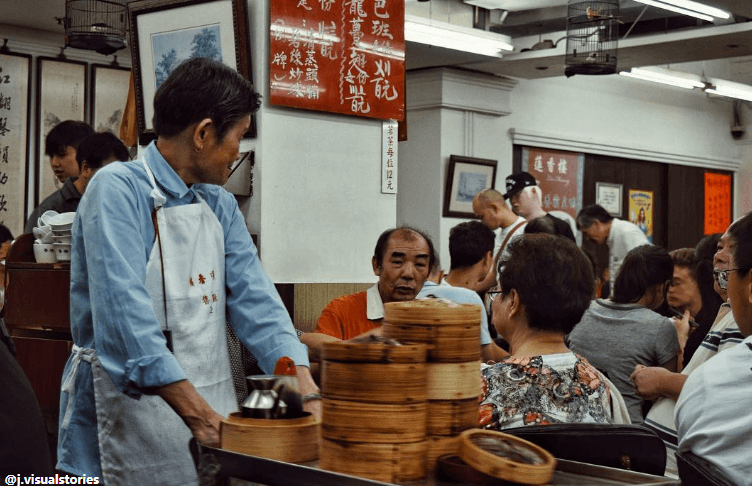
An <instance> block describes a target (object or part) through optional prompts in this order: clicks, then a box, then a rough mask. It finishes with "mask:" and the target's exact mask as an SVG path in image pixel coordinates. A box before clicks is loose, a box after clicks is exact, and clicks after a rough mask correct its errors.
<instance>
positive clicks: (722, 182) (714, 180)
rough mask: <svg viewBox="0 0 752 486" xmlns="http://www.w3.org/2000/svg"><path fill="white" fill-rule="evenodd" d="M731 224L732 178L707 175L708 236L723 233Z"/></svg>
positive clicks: (706, 225)
mask: <svg viewBox="0 0 752 486" xmlns="http://www.w3.org/2000/svg"><path fill="white" fill-rule="evenodd" d="M730 224H731V176H730V175H728V174H716V173H712V172H706V173H705V231H704V233H705V234H706V235H712V234H713V233H723V232H725V231H726V228H728V227H729V225H730Z"/></svg>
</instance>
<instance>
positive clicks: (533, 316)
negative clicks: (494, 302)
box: [498, 233, 595, 334]
mask: <svg viewBox="0 0 752 486" xmlns="http://www.w3.org/2000/svg"><path fill="white" fill-rule="evenodd" d="M507 250H508V254H506V255H505V256H504V257H502V258H501V259H500V260H499V263H498V273H499V285H500V286H501V291H502V292H503V293H504V294H507V293H509V292H510V291H511V290H512V289H515V290H516V291H517V293H518V294H519V296H520V302H521V303H522V307H523V308H524V310H525V315H526V316H527V320H528V323H527V325H528V327H530V328H531V329H537V330H541V331H554V332H560V333H563V334H567V333H569V332H571V330H572V329H573V328H574V326H575V324H577V323H578V322H580V320H581V319H582V315H583V314H584V313H585V311H586V310H587V308H588V307H589V306H590V301H591V298H592V296H593V292H594V291H595V279H594V277H593V270H592V266H591V264H590V261H589V260H588V258H587V257H586V256H585V254H584V253H583V252H582V250H580V249H579V248H578V247H577V245H576V244H575V243H574V242H573V241H572V240H570V239H569V238H562V237H560V236H554V235H549V234H545V233H538V234H531V235H524V236H522V237H521V238H516V239H515V240H513V241H512V242H511V243H509V245H507Z"/></svg>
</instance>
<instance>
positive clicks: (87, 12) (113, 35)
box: [65, 0, 128, 55]
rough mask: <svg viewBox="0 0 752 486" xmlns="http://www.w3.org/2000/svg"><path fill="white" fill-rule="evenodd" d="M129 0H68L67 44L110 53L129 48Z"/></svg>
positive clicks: (66, 6) (66, 45)
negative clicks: (127, 41)
mask: <svg viewBox="0 0 752 486" xmlns="http://www.w3.org/2000/svg"><path fill="white" fill-rule="evenodd" d="M126 2H127V0H65V47H75V48H76V49H88V50H92V51H97V52H98V53H100V54H104V55H109V54H112V53H113V52H115V51H118V50H120V49H122V48H124V47H125V31H126V25H127V17H128V16H127V13H126V10H127V8H126Z"/></svg>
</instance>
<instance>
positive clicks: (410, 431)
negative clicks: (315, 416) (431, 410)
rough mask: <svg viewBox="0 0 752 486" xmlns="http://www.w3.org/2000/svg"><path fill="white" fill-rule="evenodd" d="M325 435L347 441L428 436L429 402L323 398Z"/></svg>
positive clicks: (409, 439) (389, 440)
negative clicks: (381, 401) (387, 401)
mask: <svg viewBox="0 0 752 486" xmlns="http://www.w3.org/2000/svg"><path fill="white" fill-rule="evenodd" d="M322 405H323V410H322V412H323V420H322V427H321V436H322V437H325V438H327V439H331V440H340V441H347V442H374V443H401V442H416V441H419V440H423V439H424V438H425V436H426V411H427V409H428V406H427V404H426V402H423V403H413V404H409V405H406V404H397V405H393V404H383V403H365V402H349V401H344V400H329V399H326V398H325V399H324V400H323V404H322Z"/></svg>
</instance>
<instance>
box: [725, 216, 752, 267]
mask: <svg viewBox="0 0 752 486" xmlns="http://www.w3.org/2000/svg"><path fill="white" fill-rule="evenodd" d="M726 232H727V233H728V235H729V237H730V238H731V243H732V244H733V251H732V254H733V255H734V265H735V266H736V267H737V268H738V269H739V270H737V271H736V274H737V276H739V278H744V277H746V276H747V274H748V273H749V270H750V269H751V268H752V212H749V213H747V214H745V215H744V216H742V217H741V218H739V219H738V220H736V221H734V222H733V223H731V226H729V227H728V229H727V230H726Z"/></svg>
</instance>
